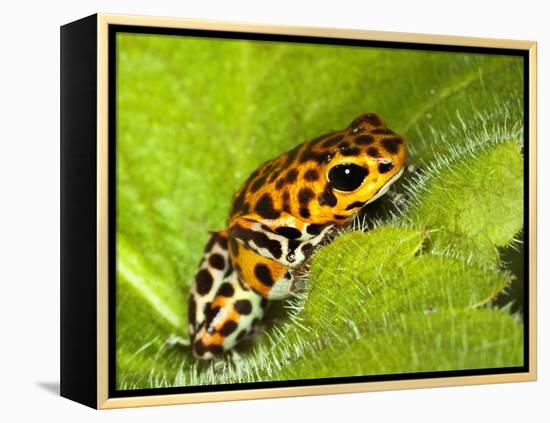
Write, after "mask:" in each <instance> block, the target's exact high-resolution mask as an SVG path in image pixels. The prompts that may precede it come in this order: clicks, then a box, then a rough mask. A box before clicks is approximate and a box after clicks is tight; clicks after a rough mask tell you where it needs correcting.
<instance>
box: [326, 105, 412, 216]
mask: <svg viewBox="0 0 550 423" xmlns="http://www.w3.org/2000/svg"><path fill="white" fill-rule="evenodd" d="M340 135H341V136H340V137H339V141H338V142H337V143H335V144H334V145H331V146H328V145H327V147H329V148H330V156H329V157H330V160H328V161H327V162H325V163H324V164H323V165H322V166H323V170H322V173H323V174H324V178H325V181H326V183H325V185H324V190H323V193H322V194H321V196H320V203H323V202H325V203H326V204H328V205H330V206H332V210H331V212H332V213H334V216H335V218H336V219H337V220H338V219H340V220H345V219H347V218H348V217H350V216H352V215H354V214H355V213H357V212H358V211H359V209H360V208H361V207H363V206H364V205H365V204H368V203H371V202H372V201H374V200H376V199H377V198H379V197H381V196H382V195H384V194H385V193H386V191H387V190H388V189H389V187H390V186H391V184H392V183H393V182H395V181H396V180H397V179H398V178H399V177H400V176H401V174H402V173H403V169H404V165H405V161H406V159H407V145H406V143H405V140H403V138H401V137H400V136H398V135H397V134H395V133H394V132H392V131H391V130H389V129H388V128H387V127H386V125H385V124H384V122H383V121H382V119H380V118H379V117H378V116H377V115H375V114H374V113H366V114H363V115H361V116H359V117H358V118H357V119H355V120H354V121H353V122H352V123H351V124H350V125H349V127H348V128H346V129H345V130H344V131H342V132H340ZM327 144H329V143H328V142H327ZM321 209H323V207H321ZM323 214H324V213H323Z"/></svg>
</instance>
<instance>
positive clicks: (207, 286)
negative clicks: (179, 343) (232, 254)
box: [187, 230, 233, 344]
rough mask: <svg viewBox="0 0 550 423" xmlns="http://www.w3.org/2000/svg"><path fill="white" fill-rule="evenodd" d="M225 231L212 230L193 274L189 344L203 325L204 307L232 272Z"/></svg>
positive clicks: (190, 298)
mask: <svg viewBox="0 0 550 423" xmlns="http://www.w3.org/2000/svg"><path fill="white" fill-rule="evenodd" d="M227 236H228V234H227V231H226V230H222V231H219V232H212V233H211V234H210V239H209V240H208V243H207V244H206V247H205V249H204V254H203V257H202V259H201V262H200V264H199V269H198V270H197V273H196V274H195V279H194V281H193V284H192V287H191V293H190V295H189V303H188V309H187V310H188V315H187V317H188V324H189V326H188V329H189V339H190V342H191V344H192V343H193V341H194V339H195V335H196V333H197V332H198V331H199V330H200V328H201V327H202V326H203V325H204V322H205V319H206V315H205V309H206V307H207V306H208V305H209V304H210V303H211V302H212V300H213V299H214V297H215V295H216V292H217V291H218V288H219V287H220V285H222V283H223V280H224V277H226V276H227V275H228V274H231V273H232V271H233V270H232V267H231V263H230V261H229V253H228V251H227Z"/></svg>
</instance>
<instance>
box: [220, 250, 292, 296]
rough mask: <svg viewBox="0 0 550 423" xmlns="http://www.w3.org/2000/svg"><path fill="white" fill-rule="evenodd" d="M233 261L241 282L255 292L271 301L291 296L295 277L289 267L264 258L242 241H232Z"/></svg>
mask: <svg viewBox="0 0 550 423" xmlns="http://www.w3.org/2000/svg"><path fill="white" fill-rule="evenodd" d="M230 251H231V261H232V262H233V265H234V266H235V269H236V270H237V273H238V275H239V280H241V281H243V282H244V283H245V284H246V285H247V286H248V287H250V288H252V290H254V292H256V293H258V294H259V295H261V296H262V297H263V298H267V299H269V300H281V299H283V298H286V297H288V296H289V295H290V292H291V290H292V286H293V282H294V275H293V273H292V271H291V268H289V266H285V265H284V264H281V263H279V262H277V261H275V260H272V259H270V258H267V257H264V256H262V255H260V254H258V253H257V252H256V251H254V250H252V249H251V248H249V247H247V246H246V245H245V244H243V243H241V242H240V241H237V240H234V239H231V241H230Z"/></svg>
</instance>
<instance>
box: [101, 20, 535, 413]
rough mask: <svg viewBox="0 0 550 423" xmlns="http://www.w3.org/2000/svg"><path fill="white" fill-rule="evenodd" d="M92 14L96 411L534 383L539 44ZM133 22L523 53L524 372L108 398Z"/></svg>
mask: <svg viewBox="0 0 550 423" xmlns="http://www.w3.org/2000/svg"><path fill="white" fill-rule="evenodd" d="M97 16H98V19H97V40H98V48H97V55H98V56H97V66H98V69H97V78H98V79H97V87H98V89H97V187H98V189H97V408H99V409H110V408H122V407H139V406H151V405H170V404H184V403H198V402H214V401H232V400H244V399H260V398H280V397H291V396H305V395H320V394H344V393H353V392H369V391H382V390H397V389H414V388H434V387H447V386H458V385H479V384H489V383H491V384H492V383H504V382H525V381H535V380H537V362H536V360H537V340H536V334H537V331H536V329H537V327H536V323H537V322H536V315H537V302H536V298H537V297H536V276H537V275H536V270H537V261H536V254H537V184H536V181H537V151H536V147H537V143H536V138H537V133H536V130H537V116H536V111H537V97H536V94H537V79H536V77H537V70H536V66H537V43H536V42H534V41H519V40H504V39H490V38H475V37H459V36H448V35H428V34H411V33H403V32H385V31H367V30H357V29H336V28H316V27H302V26H282V25H266V24H250V23H236V22H226V21H210V20H198V19H179V18H163V17H145V16H132V15H112V14H98V15H97ZM109 25H138V26H149V27H160V28H186V29H208V30H217V31H239V32H251V33H264V34H275V35H303V36H312V37H331V38H347V39H365V40H373V41H393V42H407V43H424V44H436V45H458V46H468V47H492V48H508V49H519V50H525V51H528V52H529V141H528V142H529V154H530V160H529V187H528V190H529V252H530V256H529V267H528V268H529V281H528V283H529V298H528V301H529V333H528V336H529V364H530V369H529V372H525V373H516V374H494V375H480V376H455V377H443V378H427V379H415V380H398V381H384V382H360V383H343V384H337V385H315V386H300V387H285V388H261V389H247V390H240V391H220V392H206V393H185V394H168V395H147V396H136V397H117V398H109V396H108V377H109V375H108V351H109V349H108V342H109V335H108V334H109V325H108V321H109V319H108V291H109V289H108V282H109V272H108V254H109V248H108V178H109V175H108V138H109V137H108V135H109V134H108V116H109V111H108V73H109V72H108V69H109V68H108V27H109Z"/></svg>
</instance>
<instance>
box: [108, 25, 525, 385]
mask: <svg viewBox="0 0 550 423" xmlns="http://www.w3.org/2000/svg"><path fill="white" fill-rule="evenodd" d="M117 37H118V38H117V48H118V50H117V51H118V57H117V71H118V79H117V94H118V95H117V193H116V195H117V309H116V313H117V315H116V318H117V331H116V334H117V345H116V348H117V386H118V387H119V388H121V389H132V388H149V387H161V386H182V385H197V384H213V383H235V382H250V381H258V380H283V379H296V378H298V379H304V378H313V377H325V376H343V375H358V374H362V375H370V374H387V373H401V372H417V371H434V370H446V369H455V370H456V369H470V368H486V367H504V366H515V365H521V364H522V361H521V360H522V357H523V352H522V345H523V344H522V337H523V333H522V323H521V321H520V320H519V319H518V317H517V316H515V315H512V314H510V312H509V311H508V310H499V309H495V308H492V307H491V306H490V300H491V299H492V298H494V297H495V296H496V295H498V293H499V292H502V290H503V289H504V288H505V287H506V286H508V285H509V284H510V283H513V281H514V277H515V275H513V274H512V273H511V272H510V271H509V270H507V269H508V268H507V267H506V266H507V263H504V262H503V260H502V257H501V251H500V248H501V247H504V246H509V245H511V244H513V242H514V241H515V240H516V239H517V237H518V234H519V233H520V232H521V230H522V222H523V198H522V197H523V174H522V156H521V151H520V147H521V143H522V137H523V134H522V122H523V107H522V104H523V79H522V71H523V62H522V59H521V58H518V57H512V56H491V55H481V54H466V53H439V52H426V51H424V52H423V51H414V50H399V49H379V48H357V47H332V46H322V45H306V44H280V43H271V42H248V41H239V40H212V39H204V38H192V37H173V36H156V35H136V34H119V35H118V36H117ZM366 111H373V112H377V113H379V114H380V115H381V116H383V118H384V119H385V121H386V122H387V124H388V126H389V127H390V128H392V129H393V130H395V131H396V132H398V133H400V134H402V135H404V136H405V138H406V139H407V141H408V145H409V151H410V160H411V161H412V162H413V163H415V164H417V165H419V166H420V170H421V174H420V176H415V177H410V176H409V177H405V178H403V179H404V181H403V185H402V187H401V189H400V193H401V195H402V196H403V198H404V202H405V206H404V208H403V209H402V210H400V211H399V210H396V209H395V208H394V207H393V206H392V204H391V202H390V201H388V200H387V199H382V200H379V201H377V202H376V203H375V204H378V205H375V206H369V208H368V211H372V212H373V213H374V214H373V216H376V218H377V220H376V221H375V222H373V221H371V220H369V219H367V220H366V221H365V222H366V225H365V226H368V227H369V228H371V227H372V226H375V227H376V228H375V229H373V230H371V231H369V232H367V233H363V232H361V231H354V232H350V233H346V234H344V235H342V236H341V237H339V238H337V239H336V240H335V241H334V242H332V243H331V244H329V245H327V246H326V247H324V248H323V249H321V250H319V252H318V253H317V254H316V255H315V257H314V258H313V260H312V262H311V267H310V271H309V274H308V280H307V284H306V290H305V291H304V292H302V293H300V294H299V295H297V296H296V298H292V299H290V300H289V301H285V302H279V303H274V304H273V306H272V309H271V310H270V311H269V313H268V317H267V319H265V328H264V331H263V333H262V334H260V335H259V336H257V337H256V338H254V339H253V340H252V341H250V342H248V343H246V344H244V345H243V346H241V347H240V348H239V353H240V356H241V359H240V360H239V361H238V362H233V361H232V360H230V359H229V358H225V359H224V361H223V362H222V363H221V364H216V365H214V364H213V363H204V362H197V361H196V360H195V359H194V358H193V357H192V356H191V354H190V353H189V351H188V349H186V348H184V347H181V348H178V347H175V348H167V347H166V346H165V341H166V340H167V339H168V337H169V336H170V335H172V334H176V335H179V336H182V337H186V336H187V329H186V326H187V325H186V315H187V302H186V298H187V294H188V290H189V287H190V283H191V281H192V278H193V274H194V272H195V270H196V267H197V265H198V262H199V260H200V258H201V254H202V250H203V248H204V244H205V243H206V240H207V237H208V231H210V230H219V229H222V228H224V227H225V222H226V219H227V213H228V210H229V206H230V201H231V195H232V194H233V192H234V191H235V190H236V189H237V188H238V186H239V185H240V184H241V183H242V181H243V180H244V179H245V178H246V177H247V176H248V174H249V173H250V172H252V171H253V170H254V169H255V168H256V167H257V166H258V165H259V164H261V163H262V162H264V161H265V160H268V159H271V158H273V157H275V156H277V155H279V154H281V153H282V152H283V151H286V150H288V149H290V148H292V147H294V146H295V145H297V144H298V143H300V142H302V141H304V140H306V139H310V138H313V137H315V136H317V135H320V134H322V133H326V132H328V131H330V130H332V129H338V128H341V127H344V126H345V125H347V124H349V122H350V121H351V120H353V119H354V118H355V117H356V116H357V115H359V114H360V113H362V112H366ZM359 226H362V225H360V224H359V223H358V222H357V224H356V227H359ZM365 229H366V227H365ZM511 268H513V263H512V264H511V265H510V269H511Z"/></svg>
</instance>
